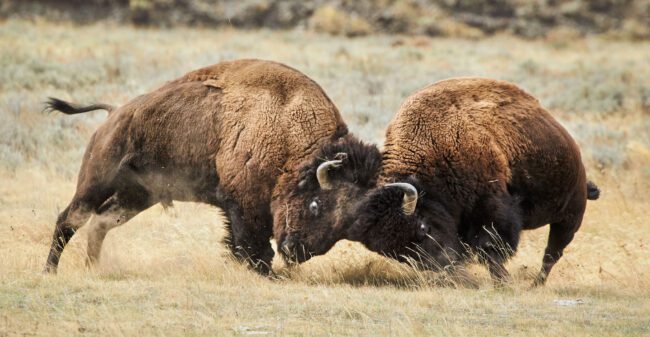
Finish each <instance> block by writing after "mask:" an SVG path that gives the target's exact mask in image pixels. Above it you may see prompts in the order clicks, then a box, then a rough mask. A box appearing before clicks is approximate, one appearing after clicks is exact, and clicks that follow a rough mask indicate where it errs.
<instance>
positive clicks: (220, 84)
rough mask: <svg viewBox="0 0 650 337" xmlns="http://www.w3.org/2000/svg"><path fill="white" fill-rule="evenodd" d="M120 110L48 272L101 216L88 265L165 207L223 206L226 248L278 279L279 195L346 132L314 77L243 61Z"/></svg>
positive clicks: (98, 146) (55, 244)
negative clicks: (150, 211) (114, 234)
mask: <svg viewBox="0 0 650 337" xmlns="http://www.w3.org/2000/svg"><path fill="white" fill-rule="evenodd" d="M49 108H50V109H52V110H58V111H61V112H63V113H66V114H75V113H81V112H85V111H90V110H94V109H105V110H108V111H109V115H108V118H107V119H106V121H105V122H103V123H102V124H101V125H100V126H99V128H98V129H97V131H96V132H95V134H94V135H93V136H92V138H91V140H90V143H89V144H88V146H87V149H86V153H85V155H84V158H83V162H82V165H81V169H80V171H79V177H78V182H77V190H76V193H75V195H74V197H73V199H72V201H71V202H70V204H69V205H68V207H66V208H65V210H64V211H63V212H62V213H61V214H60V215H59V217H58V220H57V222H56V228H55V230H54V237H53V240H52V247H51V249H50V253H49V256H48V258H47V263H46V265H45V271H46V272H55V271H56V268H57V265H58V262H59V257H60V255H61V252H62V251H63V248H64V247H65V245H66V243H67V242H68V241H69V240H70V238H71V237H72V236H73V235H74V233H75V231H76V230H77V229H79V228H80V227H81V226H83V225H84V224H85V223H86V222H87V221H88V219H89V218H90V217H91V215H92V216H93V220H92V221H91V226H92V227H91V230H90V232H89V237H88V261H89V263H93V262H94V261H96V260H97V259H98V257H99V254H100V249H101V246H102V242H103V240H104V237H105V236H106V233H107V232H108V231H109V230H110V229H111V228H114V227H116V226H119V225H121V224H124V223H125V222H127V221H128V220H129V219H131V218H132V217H134V216H135V215H136V214H138V213H140V212H142V211H143V210H145V209H147V208H149V207H151V206H152V205H154V204H156V203H162V204H163V205H170V204H171V203H172V201H173V200H179V201H194V202H201V203H206V204H210V205H214V206H218V207H221V208H222V209H223V210H224V211H225V213H226V217H227V220H228V224H227V230H228V234H227V237H226V238H225V243H226V244H227V246H228V247H229V249H230V251H231V252H232V253H233V254H234V256H236V257H237V258H239V259H241V260H247V261H249V262H250V264H251V266H252V267H253V268H254V269H255V270H256V271H258V272H260V273H262V274H266V273H268V272H269V271H270V263H271V260H272V257H273V254H274V253H273V249H272V248H271V244H270V242H269V238H270V237H271V235H272V228H273V226H272V219H273V216H272V214H271V207H270V204H271V198H272V196H273V195H274V194H280V193H285V194H286V191H289V190H291V189H294V188H296V186H291V185H289V184H286V183H280V182H281V181H284V180H285V179H284V177H285V176H287V175H292V174H294V172H295V171H296V168H297V167H298V166H299V164H300V163H301V162H304V161H306V160H312V159H313V158H314V155H315V154H317V150H318V149H319V148H320V147H321V146H323V145H324V144H327V143H330V142H333V141H336V140H337V139H338V138H340V137H343V136H345V135H347V127H346V125H345V124H344V122H343V121H342V119H341V116H340V114H339V112H338V110H337V108H336V106H334V104H333V103H332V102H331V101H330V99H329V98H328V97H327V95H326V94H325V93H324V92H323V90H322V89H321V88H320V87H319V86H318V84H316V83H315V82H314V81H312V80H311V79H309V78H308V77H307V76H305V75H304V74H302V73H300V72H298V71H296V70H295V69H292V68H289V67H287V66H285V65H282V64H279V63H274V62H268V61H260V60H239V61H232V62H222V63H219V64H216V65H213V66H210V67H206V68H202V69H199V70H196V71H192V72H190V73H188V74H186V75H184V76H182V77H180V78H178V79H176V80H173V81H171V82H168V83H167V84H165V85H163V86H162V87H160V88H158V89H157V90H155V91H153V92H150V93H148V94H145V95H141V96H139V97H137V98H135V99H133V100H131V101H130V102H128V103H126V104H125V105H123V106H121V107H119V108H113V107H110V106H107V105H101V104H100V105H92V106H88V107H76V106H73V105H71V104H69V103H66V102H63V101H61V100H57V99H51V100H50V101H49ZM348 137H349V136H348Z"/></svg>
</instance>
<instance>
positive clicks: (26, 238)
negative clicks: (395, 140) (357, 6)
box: [0, 21, 650, 336]
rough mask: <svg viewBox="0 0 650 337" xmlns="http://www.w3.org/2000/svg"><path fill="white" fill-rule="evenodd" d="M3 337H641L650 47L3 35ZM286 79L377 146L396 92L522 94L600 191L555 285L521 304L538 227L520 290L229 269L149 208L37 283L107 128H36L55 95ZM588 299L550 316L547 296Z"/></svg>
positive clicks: (214, 252) (184, 220)
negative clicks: (431, 88)
mask: <svg viewBox="0 0 650 337" xmlns="http://www.w3.org/2000/svg"><path fill="white" fill-rule="evenodd" d="M0 44H1V45H2V48H0V156H1V157H0V177H1V178H0V179H1V180H0V181H1V183H0V257H1V260H0V336H4V335H8V336H13V335H56V336H60V335H73V334H79V335H82V334H83V335H253V334H266V335H276V336H284V335H287V336H293V335H303V336H312V335H313V336H322V335H379V336H393V335H405V336H430V335H441V336H442V335H469V336H472V335H481V336H482V335H530V336H547V335H558V336H562V335H572V336H592V335H620V336H623V335H625V336H634V335H636V336H642V335H648V334H650V318H649V317H650V300H648V298H650V262H649V260H648V257H649V256H650V254H649V253H650V251H649V249H648V244H649V243H650V231H649V230H648V228H649V225H650V223H649V221H648V220H647V218H648V217H647V214H648V213H649V212H650V204H649V202H648V201H649V199H648V197H647V194H648V191H650V188H649V181H650V121H649V115H648V113H649V112H650V83H649V81H648V78H650V64H648V63H647V59H646V58H647V55H649V54H650V44H648V43H638V44H632V43H621V42H615V41H607V40H595V39H594V40H578V41H571V42H570V43H567V42H562V41H557V40H553V41H551V42H550V43H543V42H523V41H519V40H513V39H511V38H507V37H495V38H490V39H487V40H480V41H467V40H455V39H426V38H405V37H404V38H390V37H385V36H373V37H367V38H357V39H354V40H347V39H344V38H337V37H330V36H326V35H311V34H301V33H298V32H273V33H271V32H267V31H257V32H236V31H228V30H218V31H213V30H190V29H179V30H169V31H165V30H134V29H132V28H128V27H119V26H108V25H105V24H98V25H92V26H85V27H76V26H69V25H55V24H51V23H47V22H36V23H27V22H23V21H9V22H5V23H1V24H0ZM242 57H261V58H266V59H273V60H278V61H281V62H285V63H287V64H290V65H292V66H294V67H296V68H298V69H300V70H302V71H303V72H305V73H307V74H308V75H310V76H311V77H313V78H314V79H316V80H317V81H318V82H319V83H321V84H322V85H323V87H324V88H325V90H326V91H327V92H328V93H329V94H330V96H331V97H332V99H333V100H334V101H335V102H336V103H337V105H338V106H339V107H340V108H341V111H342V114H343V115H344V118H345V119H346V121H347V122H348V124H349V126H350V128H351V130H353V131H355V132H356V133H358V134H359V135H360V136H361V137H362V138H364V139H366V140H369V141H375V142H381V140H382V137H383V127H384V126H385V125H386V124H387V123H388V121H389V120H390V118H391V117H392V113H393V112H394V111H396V109H397V107H398V106H399V104H400V102H401V101H402V100H403V99H404V97H405V96H406V95H408V94H409V93H411V92H413V91H414V90H416V89H417V88H420V87H422V86H424V85H426V84H428V83H431V82H433V81H435V80H439V79H442V78H446V77H450V76H457V75H481V76H490V77H497V78H503V79H508V80H511V81H514V82H516V83H519V84H521V85H522V86H524V87H525V88H527V89H528V90H529V91H531V92H532V93H533V94H535V95H536V96H537V97H539V98H540V100H541V101H542V103H543V104H544V105H546V106H548V107H549V108H550V109H551V111H552V112H553V113H554V114H555V115H556V116H558V118H559V119H560V120H561V121H562V122H563V124H564V125H566V126H567V127H568V128H569V129H570V131H571V132H572V133H573V134H574V135H575V136H576V139H577V140H578V141H579V143H580V144H581V146H582V148H583V153H584V155H585V161H586V162H587V166H588V170H589V174H590V176H591V178H592V179H593V180H594V181H597V182H598V183H599V185H600V186H601V188H602V190H603V194H602V197H601V200H598V201H597V202H592V203H590V204H589V207H588V210H587V214H586V216H585V221H584V223H583V228H582V229H581V231H580V232H579V233H578V234H577V236H576V238H575V240H574V242H573V243H572V244H571V245H570V246H569V248H568V249H567V251H566V255H565V258H563V260H562V261H561V262H560V263H559V264H558V265H557V267H556V269H555V270H554V271H553V273H552V274H551V276H550V279H549V283H548V284H547V286H546V287H544V288H541V289H532V290H531V289H528V285H529V284H530V282H531V277H532V276H531V275H532V274H533V273H534V272H536V271H537V269H538V268H539V265H540V262H541V256H542V251H543V248H544V245H545V236H546V233H547V229H546V228H544V229H540V230H537V231H533V232H526V233H524V236H523V238H522V240H521V246H520V251H519V253H518V254H517V256H516V258H515V259H513V260H512V261H511V262H510V263H509V264H508V268H509V270H510V271H511V272H512V273H513V275H514V278H515V280H514V282H513V283H512V286H511V287H509V288H506V289H493V288H492V287H491V285H490V282H489V281H488V275H487V273H486V272H485V270H484V269H483V268H480V267H478V266H471V267H470V268H469V274H470V275H471V277H472V278H473V279H474V280H475V281H477V282H478V283H479V284H480V288H479V289H478V290H475V289H465V288H454V287H444V286H440V285H439V283H438V282H437V281H439V279H440V277H438V276H437V275H432V274H430V273H421V272H415V271H413V270H410V269H409V268H406V267H405V266H402V265H398V264H396V263H393V262H390V261H388V260H386V259H383V258H381V257H379V256H377V255H374V254H372V253H369V252H367V251H366V250H365V249H363V248H362V247H360V246H358V245H356V244H352V243H350V242H340V243H339V244H337V246H336V247H335V249H334V250H333V251H332V252H330V253H329V254H328V255H326V256H322V257H318V258H314V259H312V260H311V261H309V262H308V263H306V264H305V265H303V266H300V267H299V268H297V269H288V268H286V267H283V265H282V263H281V262H280V261H276V262H277V263H276V271H278V272H279V274H280V275H281V276H282V277H281V279H279V280H267V279H263V278H261V277H258V276H256V275H254V274H253V273H251V272H250V271H248V270H246V269H245V268H244V267H242V266H240V265H238V264H237V263H235V262H232V261H230V260H229V259H228V258H227V257H226V256H224V249H223V247H222V245H221V244H220V239H221V236H222V234H223V229H222V226H221V222H222V220H223V218H222V216H221V213H220V211H219V210H217V209H214V208H208V207H205V206H202V205H196V204H178V205H177V207H176V208H175V209H174V210H173V211H171V212H169V213H165V212H164V211H163V210H162V208H161V207H158V206H156V207H153V208H152V209H150V210H148V211H146V212H144V213H143V214H141V215H139V216H138V217H136V218H135V219H134V220H132V221H131V222H129V224H128V225H126V226H123V227H120V228H117V229H115V230H113V231H111V233H110V234H109V235H108V238H107V240H106V243H105V246H104V250H103V255H102V259H103V260H102V262H101V264H100V265H99V266H98V268H96V269H95V270H92V271H88V270H86V269H85V267H84V263H83V261H84V252H85V240H86V238H85V230H84V229H82V230H81V231H80V232H79V233H78V235H76V236H75V238H74V239H73V240H72V242H71V243H70V245H69V246H68V248H67V249H66V251H65V253H64V254H63V257H62V262H61V268H60V270H59V275H58V276H55V277H52V276H43V275H41V274H40V269H41V268H42V265H43V263H44V261H45V257H46V254H47V250H48V245H49V240H50V235H51V232H52V229H53V223H54V220H55V218H56V215H57V213H58V212H59V211H60V210H61V209H62V208H63V207H65V204H66V202H67V201H68V200H69V199H70V197H71V196H72V193H73V192H74V181H75V177H76V170H77V169H78V166H79V164H80V157H81V154H82V152H83V148H84V146H85V143H86V141H87V139H88V137H89V135H90V134H91V133H92V131H93V129H94V127H95V126H96V125H97V124H98V123H99V122H101V121H102V120H103V118H104V114H103V113H94V114H87V115H83V116H60V115H45V114H41V113H40V110H41V109H42V106H41V102H42V101H43V100H44V98H45V97H46V96H60V97H62V98H67V99H72V100H75V101H81V102H90V101H104V102H108V103H112V104H121V103H124V102H125V101H127V100H128V99H129V98H131V97H134V96H135V95H137V94H139V93H142V92H145V91H147V90H150V89H152V88H155V87H156V86H157V85H159V84H160V83H162V82H164V81H165V80H168V79H171V78H173V77H175V76H178V75H180V74H182V73H183V72H185V71H187V70H191V69H194V68H197V67H199V66H202V65H206V64H210V63H215V62H218V61H220V60H222V59H232V58H242ZM563 299H568V300H581V301H579V302H569V304H572V303H579V304H576V305H567V306H563V305H560V304H562V303H563V302H556V300H563Z"/></svg>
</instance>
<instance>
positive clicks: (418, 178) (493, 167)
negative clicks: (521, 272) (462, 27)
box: [287, 78, 599, 284]
mask: <svg viewBox="0 0 650 337" xmlns="http://www.w3.org/2000/svg"><path fill="white" fill-rule="evenodd" d="M365 154H366V155H369V152H366V153H365ZM371 169H372V168H371ZM365 174H367V175H370V176H372V175H374V174H376V173H373V172H370V173H365ZM391 182H408V183H410V184H412V185H413V186H415V187H416V188H417V189H418V191H419V194H420V197H419V199H418V203H417V207H416V211H415V213H414V214H411V215H405V214H404V212H403V211H402V208H401V205H402V196H403V192H402V191H400V190H399V189H397V188H394V187H382V186H383V185H385V184H386V183H391ZM324 194H327V195H330V196H328V199H329V200H335V201H336V202H337V203H336V205H338V206H336V205H328V207H329V209H332V210H333V211H331V212H326V211H325V212H320V214H319V215H318V218H319V220H318V221H317V222H318V223H329V224H330V227H331V228H334V229H335V230H332V229H327V230H323V229H322V228H323V227H324V226H322V225H319V226H313V225H311V224H309V225H306V226H305V227H304V228H300V229H297V230H294V233H295V234H293V235H292V237H290V238H289V239H287V240H289V241H291V240H294V241H298V246H299V250H304V251H306V252H307V255H309V254H310V253H311V254H312V255H315V254H322V253H324V252H326V251H327V249H329V247H331V246H332V245H333V242H332V241H333V240H340V239H350V240H355V241H360V242H362V243H363V244H365V245H366V246H367V247H368V248H369V249H371V250H373V251H376V252H379V253H382V254H384V255H387V256H391V257H394V258H397V259H398V260H400V261H408V260H410V261H414V262H416V263H417V264H418V265H422V266H425V267H427V268H437V267H443V266H447V265H449V264H452V263H454V262H455V261H462V260H463V259H464V258H465V257H466V256H468V255H470V254H468V253H476V254H477V255H478V256H479V259H480V260H481V261H483V262H484V263H486V264H487V265H488V267H489V269H490V272H491V273H492V275H493V277H494V278H495V279H496V280H503V279H505V278H507V276H508V274H507V271H506V270H505V269H504V268H503V263H504V262H505V261H506V260H507V259H508V258H509V257H510V256H512V254H514V252H515V251H516V249H517V245H518V242H519V234H520V232H521V230H522V229H533V228H538V227H540V226H543V225H546V224H549V223H550V224H551V231H550V234H549V242H548V246H547V248H546V252H545V255H544V261H543V266H542V270H541V272H540V274H539V276H538V277H537V280H536V283H537V284H541V283H543V282H544V281H545V280H546V277H547V275H548V273H549V272H550V270H551V268H552V267H553V265H554V264H555V263H556V262H557V261H558V260H559V259H560V257H561V256H562V253H563V250H564V248H565V247H566V245H568V244H569V243H570V242H571V240H572V239H573V236H574V233H575V232H576V231H577V230H578V228H579V227H580V224H581V221H582V216H583V213H584V210H585V205H586V200H587V198H588V197H589V199H596V198H597V197H598V195H599V191H598V188H597V187H596V186H595V185H594V184H593V183H587V181H586V178H585V170H584V167H583V164H582V161H581V158H580V151H579V148H578V146H577V144H576V143H575V142H574V141H573V139H572V138H571V136H570V135H569V134H568V133H567V132H566V130H565V129H564V128H562V126H560V124H559V123H557V121H555V119H554V118H553V117H552V116H551V115H550V114H549V113H548V112H546V110H544V109H543V108H542V107H541V106H540V105H539V102H538V101H537V100H536V99H535V98H533V97H532V96H530V95H529V94H527V93H526V92H524V91H523V90H521V89H519V88H518V87H516V86H515V85H512V84H510V83H506V82H502V81H496V80H490V79H483V78H457V79H450V80H445V81H441V82H438V83H435V84H433V85H431V86H429V87H427V88H425V89H423V90H421V91H419V92H417V93H415V94H413V95H412V96H410V97H409V98H407V100H406V101H405V102H404V104H403V105H402V107H401V108H400V110H399V112H398V113H397V115H396V116H395V119H394V120H393V121H392V122H391V124H390V125H389V126H388V130H387V134H386V142H385V146H384V152H383V159H382V164H381V168H380V171H379V173H378V177H377V187H375V188H373V189H370V190H369V189H368V188H367V187H366V186H361V185H354V182H353V181H350V183H348V184H347V185H346V188H345V189H342V190H341V191H321V192H320V194H319V193H314V194H313V195H312V196H311V198H312V199H315V198H321V196H322V195H324ZM304 207H305V206H304V205H303V208H304ZM294 214H300V212H294ZM304 217H307V215H304ZM288 219H290V220H287V221H291V222H296V223H301V221H303V220H302V219H303V218H301V217H300V216H296V217H290V218H288ZM311 222H314V220H311ZM323 233H325V234H323ZM332 233H334V234H335V235H333V234H332ZM294 238H298V239H294Z"/></svg>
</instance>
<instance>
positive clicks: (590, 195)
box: [587, 181, 600, 200]
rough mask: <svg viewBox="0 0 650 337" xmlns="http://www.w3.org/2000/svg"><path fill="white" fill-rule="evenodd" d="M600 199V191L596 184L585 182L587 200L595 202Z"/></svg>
mask: <svg viewBox="0 0 650 337" xmlns="http://www.w3.org/2000/svg"><path fill="white" fill-rule="evenodd" d="M598 197H600V189H599V188H598V186H596V184H594V183H593V182H591V181H587V199H588V200H596V199H598Z"/></svg>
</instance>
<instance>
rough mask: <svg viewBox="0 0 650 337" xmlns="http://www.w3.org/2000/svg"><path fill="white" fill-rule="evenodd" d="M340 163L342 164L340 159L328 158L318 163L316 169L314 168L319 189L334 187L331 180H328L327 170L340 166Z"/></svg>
mask: <svg viewBox="0 0 650 337" xmlns="http://www.w3.org/2000/svg"><path fill="white" fill-rule="evenodd" d="M341 165H343V160H340V159H338V160H328V161H326V162H324V163H322V164H320V165H318V169H317V170H316V179H318V184H319V185H320V188H321V189H324V190H331V189H332V188H333V187H334V186H333V185H332V182H331V181H330V180H329V176H328V175H327V171H329V169H330V168H337V167H341Z"/></svg>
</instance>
